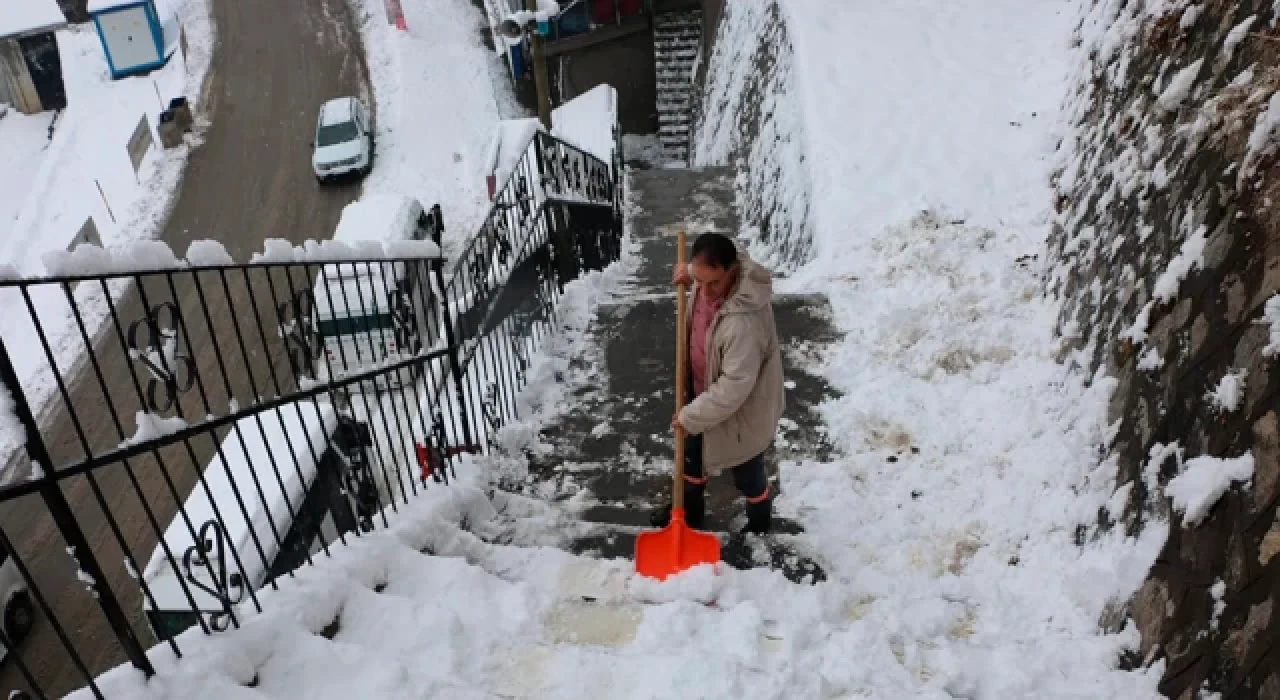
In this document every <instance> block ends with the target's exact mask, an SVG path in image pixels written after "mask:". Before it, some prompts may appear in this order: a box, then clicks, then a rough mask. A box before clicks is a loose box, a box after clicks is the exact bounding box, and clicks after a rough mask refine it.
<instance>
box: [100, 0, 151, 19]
mask: <svg viewBox="0 0 1280 700" xmlns="http://www.w3.org/2000/svg"><path fill="white" fill-rule="evenodd" d="M144 2H145V0H89V8H88V9H89V14H97V13H99V12H103V11H106V10H114V9H116V8H117V7H129V6H132V5H141V4H143V3H144ZM151 2H152V4H154V5H155V6H156V10H157V11H158V12H160V14H161V15H163V14H164V9H166V8H167V2H166V1H165V0H151Z"/></svg>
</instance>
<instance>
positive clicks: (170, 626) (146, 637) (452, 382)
mask: <svg viewBox="0 0 1280 700" xmlns="http://www.w3.org/2000/svg"><path fill="white" fill-rule="evenodd" d="M615 145H616V134H615ZM618 162H620V154H615V158H614V162H613V163H604V162H602V161H600V160H599V159H597V158H595V157H593V156H591V155H589V154H587V153H585V152H583V151H581V150H579V149H577V148H575V147H573V146H571V145H569V144H567V143H564V142H562V141H559V140H556V139H554V138H552V137H550V136H547V135H545V134H539V135H538V136H537V137H536V138H535V140H534V141H533V142H532V143H531V145H530V148H529V150H528V151H527V152H526V155H525V157H524V158H523V159H521V161H520V162H519V163H518V164H517V166H516V168H515V170H514V172H513V173H512V174H511V177H510V178H509V179H508V180H507V182H506V183H505V185H504V186H503V187H502V189H501V191H500V192H499V194H498V195H497V196H496V198H495V201H494V204H493V207H492V209H491V211H490V214H489V216H488V218H487V219H486V221H485V223H484V225H483V227H482V228H481V230H480V232H479V233H478V234H477V235H476V236H475V237H474V239H473V240H472V241H471V242H470V244H469V245H468V246H467V248H466V249H465V251H464V253H463V254H462V255H461V256H460V257H459V258H458V259H457V260H456V261H455V263H454V265H453V266H452V268H451V269H450V270H448V271H447V272H446V270H445V261H444V260H442V259H441V258H440V257H438V250H439V249H438V247H435V246H432V245H431V244H430V243H426V244H424V245H425V246H427V247H428V248H430V249H431V251H427V249H425V248H424V249H419V252H417V253H411V254H408V255H406V254H405V253H404V250H405V249H404V248H397V247H393V246H390V245H388V246H386V247H385V248H384V251H385V252H386V254H384V255H381V256H378V255H374V254H366V253H364V252H362V253H361V254H360V255H359V256H355V255H352V254H351V253H350V251H348V253H347V254H345V255H340V254H335V252H334V250H331V249H325V248H323V247H321V248H319V249H317V250H312V249H308V250H302V249H295V250H293V251H287V252H289V254H288V255H279V254H268V255H266V256H263V259H261V260H260V261H258V262H256V263H251V264H219V265H203V266H201V265H187V264H185V263H184V264H181V265H171V266H160V267H152V268H150V269H129V268H132V267H133V265H130V264H127V263H125V264H121V263H120V262H119V261H118V260H114V259H113V260H108V261H107V262H105V263H103V262H99V263H98V265H97V266H96V267H94V266H93V265H90V266H89V267H87V268H85V269H82V270H73V271H70V272H69V273H68V274H64V275H62V276H59V277H52V278H43V279H17V280H8V281H0V297H4V299H5V302H6V303H8V304H10V305H19V307H20V308H23V309H25V312H26V313H25V314H24V320H25V321H26V322H27V323H28V324H29V328H28V329H26V330H27V332H26V333H23V332H21V331H17V332H15V331H13V330H12V329H9V328H6V336H5V342H3V343H0V382H3V386H4V387H5V389H7V392H6V393H7V394H8V396H7V397H4V396H0V448H3V449H5V450H6V451H9V450H13V451H14V454H15V456H14V457H13V458H12V459H10V460H9V463H8V468H7V471H6V473H5V475H4V477H5V481H4V484H3V486H0V560H2V561H0V596H3V598H0V603H2V604H3V605H4V608H3V611H2V614H0V650H3V651H4V652H6V656H7V659H6V663H5V664H4V666H3V667H2V668H0V681H3V686H0V689H3V690H5V691H14V690H16V691H20V692H24V693H30V694H31V695H32V696H36V697H57V696H61V695H63V694H65V693H67V692H70V691H72V690H75V689H77V688H81V687H85V686H87V687H88V690H89V692H90V693H91V694H93V695H95V696H97V697H102V693H101V690H100V689H99V688H98V686H97V684H96V683H95V680H94V679H95V677H96V675H97V674H99V673H101V672H103V671H104V670H107V669H109V668H111V667H113V666H115V665H118V664H120V663H123V662H129V663H132V664H133V666H135V667H136V668H138V669H139V670H141V671H142V672H144V673H146V674H148V675H150V674H151V673H153V672H154V669H153V666H152V662H151V660H150V658H149V656H148V654H149V651H148V650H149V649H151V648H152V647H154V646H156V645H157V644H158V645H161V646H162V647H166V648H167V649H168V650H170V651H171V652H172V653H173V654H175V655H178V656H181V655H182V653H183V650H182V635H184V634H201V633H203V634H213V633H217V632H220V631H224V630H228V629H233V628H236V627H238V626H239V625H240V623H241V618H242V616H243V614H244V613H245V612H246V611H255V610H256V611H260V610H261V609H262V601H261V600H260V598H259V595H258V593H259V591H261V590H263V589H265V588H273V587H276V586H277V585H278V584H277V582H278V580H280V579H281V578H282V577H289V576H293V575H294V571H295V570H296V569H297V568H298V567H299V566H303V565H307V564H310V563H312V562H314V561H315V560H316V559H319V558H323V557H326V556H328V554H329V552H330V550H331V549H332V548H334V547H340V546H343V545H344V544H346V543H347V542H348V541H349V540H351V539H352V538H358V537H361V536H363V535H364V534H365V533H368V532H370V531H372V530H374V529H377V528H379V527H386V526H387V524H388V522H389V520H388V515H389V513H394V512H397V511H398V510H399V509H400V508H402V507H404V506H405V505H407V504H409V503H410V502H411V500H412V498H413V497H414V496H415V495H416V494H417V493H419V492H420V491H421V490H423V489H426V488H428V487H429V486H433V485H437V484H441V485H442V484H447V483H448V482H449V480H450V479H451V477H453V476H455V475H456V473H455V471H456V459H457V455H458V454H459V453H460V452H477V451H485V450H488V449H490V444H491V440H492V438H493V437H494V434H495V433H496V431H498V430H500V429H501V428H502V426H503V425H505V424H506V423H507V422H509V421H510V420H511V419H513V418H515V417H516V416H517V413H518V409H517V405H516V401H515V397H516V393H517V392H518V391H519V389H520V388H521V387H522V386H523V385H524V383H525V382H526V380H527V369H528V367H529V363H530V362H531V361H532V354H533V353H534V352H535V351H536V350H537V348H538V346H539V343H540V342H541V340H542V338H544V337H545V335H546V334H547V333H548V332H550V330H551V325H552V323H553V322H554V316H555V308H556V301H557V299H558V298H559V296H560V294H561V293H562V292H563V289H564V285H565V284H566V283H567V282H568V281H569V280H571V279H573V278H574V277H576V276H577V275H579V274H580V273H581V272H582V271H583V270H589V269H599V268H602V267H603V266H604V265H606V264H608V263H609V262H611V261H613V260H616V259H617V258H618V256H619V253H620V242H621V212H620V202H621V194H620V191H619V176H618V169H617V167H616V166H617V163H618ZM433 212H435V215H434V216H433V221H436V222H438V221H439V220H440V217H439V215H438V210H433ZM437 234H438V231H437ZM436 238H437V240H438V235H437V236H436ZM360 250H361V251H365V249H364V248H361V249H360ZM276 252H277V253H279V251H276ZM427 252H431V253H433V254H426V253H427ZM269 253H270V251H269ZM415 256H416V257H415ZM91 262H92V261H91ZM121 268H125V269H127V271H120V269H121ZM72 273H75V274H72ZM11 308H12V307H11ZM33 367H35V368H36V371H32V368H33ZM6 398H7V400H5V399H6ZM150 653H154V652H150Z"/></svg>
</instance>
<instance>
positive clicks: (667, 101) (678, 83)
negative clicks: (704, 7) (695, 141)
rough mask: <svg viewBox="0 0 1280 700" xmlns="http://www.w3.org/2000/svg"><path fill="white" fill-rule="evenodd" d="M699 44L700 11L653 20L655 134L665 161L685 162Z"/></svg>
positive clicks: (700, 39) (700, 29) (664, 16)
mask: <svg viewBox="0 0 1280 700" xmlns="http://www.w3.org/2000/svg"><path fill="white" fill-rule="evenodd" d="M701 44H702V12H701V11H700V10H687V11H681V12H666V13H662V14H659V15H657V16H655V17H654V20H653V53H654V64H655V66H656V71H657V78H658V137H659V139H660V140H661V141H662V150H663V156H664V157H665V158H666V159H667V160H668V161H675V162H679V163H688V161H689V133H690V127H691V126H692V124H691V120H692V114H693V109H692V106H693V103H692V98H693V68H694V62H695V61H697V58H698V49H699V47H700V46H701Z"/></svg>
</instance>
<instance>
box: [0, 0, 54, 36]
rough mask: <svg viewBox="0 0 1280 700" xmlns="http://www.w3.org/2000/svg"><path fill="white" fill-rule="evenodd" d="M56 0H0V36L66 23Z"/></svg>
mask: <svg viewBox="0 0 1280 700" xmlns="http://www.w3.org/2000/svg"><path fill="white" fill-rule="evenodd" d="M66 22H67V18H66V17H64V16H63V15H62V10H61V9H60V8H59V7H58V3H57V2H56V0H0V36H15V35H18V34H25V33H27V32H33V31H39V30H43V29H50V28H53V27H57V26H60V25H63V24H66Z"/></svg>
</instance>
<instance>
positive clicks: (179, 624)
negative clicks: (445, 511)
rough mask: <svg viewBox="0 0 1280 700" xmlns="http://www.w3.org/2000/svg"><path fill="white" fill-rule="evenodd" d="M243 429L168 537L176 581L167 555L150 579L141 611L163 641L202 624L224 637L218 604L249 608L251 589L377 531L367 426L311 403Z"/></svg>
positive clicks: (154, 561) (225, 446)
mask: <svg viewBox="0 0 1280 700" xmlns="http://www.w3.org/2000/svg"><path fill="white" fill-rule="evenodd" d="M259 420H260V421H261V427H259ZM236 426H237V429H236V430H232V431H231V432H229V433H228V434H227V436H226V439H224V440H223V441H222V443H221V447H220V449H219V453H218V454H215V455H214V457H213V459H212V460H210V462H209V464H208V465H207V466H206V467H205V470H204V478H203V479H202V480H201V481H199V482H197V483H196V485H195V486H194V488H193V490H192V491H191V494H190V495H189V496H188V497H187V499H186V501H185V503H183V506H182V510H181V511H180V512H178V513H177V514H175V515H174V518H173V520H172V521H171V522H170V523H169V526H168V528H167V529H166V530H165V533H164V540H163V542H164V544H165V545H167V546H168V548H169V551H170V552H171V553H172V555H173V557H174V559H175V560H176V562H177V564H178V568H179V571H178V572H175V571H174V568H173V566H172V565H171V564H170V562H169V559H168V557H167V556H166V555H165V551H164V548H163V547H162V546H161V545H157V546H156V549H155V551H154V552H153V553H152V555H151V559H150V560H149V561H148V563H147V566H146V569H145V571H144V574H143V578H144V580H145V581H146V584H147V587H148V589H149V590H150V592H151V595H152V597H154V599H155V604H154V606H153V605H152V604H151V601H149V600H147V598H146V597H145V596H144V597H143V611H144V612H145V613H146V616H147V621H148V623H149V624H150V625H151V629H152V631H153V632H154V633H155V634H156V637H157V639H163V638H165V636H166V635H170V636H171V635H177V634H180V633H182V632H183V631H185V630H186V629H188V628H189V627H192V626H194V625H197V624H198V623H199V617H200V616H203V617H204V618H205V619H206V622H207V624H209V625H210V627H211V628H215V629H222V628H225V626H226V623H227V622H229V619H228V618H227V617H226V615H225V607H224V605H223V603H222V602H221V600H220V599H219V597H218V596H219V595H225V596H226V597H227V598H229V599H230V600H231V601H232V602H233V603H238V602H244V601H247V600H249V597H248V593H249V589H253V590H255V591H256V590H258V589H260V588H262V587H263V586H264V585H265V584H266V583H267V581H269V580H271V579H274V578H276V577H278V576H281V575H284V574H287V573H288V572H290V571H292V570H293V569H295V568H297V567H298V566H299V565H301V564H303V563H304V562H306V560H307V557H308V556H309V555H314V554H315V553H316V552H318V551H320V550H321V548H322V547H323V546H324V545H327V544H330V543H332V542H334V541H335V540H336V539H337V538H338V535H339V533H345V532H351V531H353V530H355V529H356V528H360V529H361V530H362V531H368V530H370V529H372V526H373V521H372V518H373V515H374V514H375V513H376V512H377V508H378V504H379V502H380V501H379V492H378V484H377V482H376V481H374V476H373V471H372V469H371V468H370V464H369V461H368V453H367V451H366V449H365V448H367V447H368V446H370V445H371V444H372V436H371V434H370V432H369V428H368V425H367V424H365V423H362V422H359V421H357V420H355V419H354V418H352V417H350V416H347V415H343V414H340V413H339V412H338V411H336V410H335V409H334V407H333V405H332V404H331V403H329V402H328V401H316V402H313V401H310V400H307V401H298V402H296V403H294V404H292V405H288V406H284V407H282V408H280V409H279V410H278V411H266V412H263V413H261V414H258V415H257V416H252V417H248V418H244V419H241V420H240V421H238V422H237V423H236ZM242 437H243V440H244V442H243V444H242V443H241V438H242ZM184 514H185V515H184ZM197 541H200V542H203V543H204V549H205V554H204V555H203V556H202V554H201V550H200V548H198V547H197V546H196V542H197ZM259 547H261V549H259ZM179 576H181V578H179ZM184 581H185V583H186V586H185V590H184V586H183V583H184ZM188 592H189V593H190V595H191V598H190V599H188V597H187V593H188ZM192 601H194V608H193V605H192Z"/></svg>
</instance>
